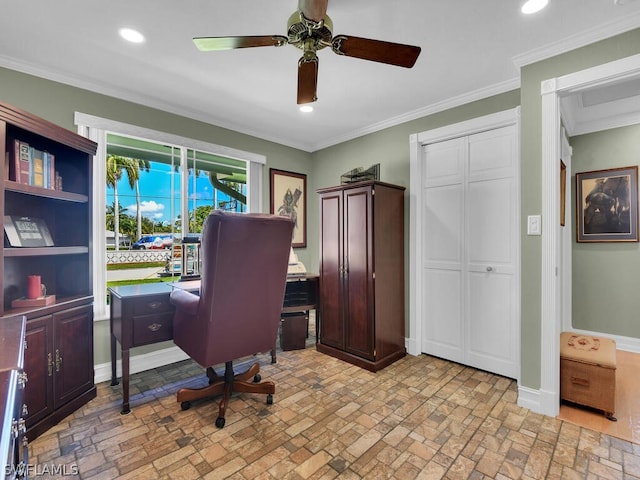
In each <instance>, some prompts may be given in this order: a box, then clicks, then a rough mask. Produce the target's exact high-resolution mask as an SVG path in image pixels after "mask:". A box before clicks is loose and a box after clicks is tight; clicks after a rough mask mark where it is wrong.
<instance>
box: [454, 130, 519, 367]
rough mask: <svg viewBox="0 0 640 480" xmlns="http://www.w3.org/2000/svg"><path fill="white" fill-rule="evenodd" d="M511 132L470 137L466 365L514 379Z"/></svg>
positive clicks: (515, 334) (515, 309)
mask: <svg viewBox="0 0 640 480" xmlns="http://www.w3.org/2000/svg"><path fill="white" fill-rule="evenodd" d="M517 158H518V152H517V143H516V136H515V127H513V126H511V127H504V128H500V129H496V130H491V131H488V132H483V133H479V134H475V135H471V136H469V166H468V178H467V190H466V193H467V195H466V205H467V211H466V229H465V230H466V235H465V237H466V239H465V242H466V251H467V252H468V255H467V265H466V270H467V277H466V280H467V284H466V288H465V290H466V302H465V304H466V306H467V314H466V320H467V321H466V322H465V327H466V332H465V337H466V340H467V341H466V362H465V363H467V364H469V365H472V366H474V367H478V368H481V369H483V370H488V371H490V372H494V373H498V374H501V375H505V376H508V377H511V378H517V377H518V375H519V368H518V366H519V364H520V359H519V358H518V357H519V351H520V350H519V341H520V339H519V335H518V332H519V331H520V326H519V319H518V305H516V299H517V292H516V288H517V276H516V273H517V270H516V269H517V264H516V262H517V258H518V257H517V252H518V245H517V238H518V236H517V228H518V225H517V218H518V215H517V211H516V209H517V208H518V204H517V185H516V178H515V172H516V161H517Z"/></svg>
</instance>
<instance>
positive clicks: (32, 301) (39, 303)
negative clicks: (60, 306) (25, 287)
mask: <svg viewBox="0 0 640 480" xmlns="http://www.w3.org/2000/svg"><path fill="white" fill-rule="evenodd" d="M54 303H56V296H55V295H44V296H42V297H37V298H26V297H22V298H16V299H15V300H13V301H12V302H11V308H24V307H45V306H47V305H53V304H54Z"/></svg>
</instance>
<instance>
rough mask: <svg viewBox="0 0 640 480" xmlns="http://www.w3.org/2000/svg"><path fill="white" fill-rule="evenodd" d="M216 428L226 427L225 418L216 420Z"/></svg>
mask: <svg viewBox="0 0 640 480" xmlns="http://www.w3.org/2000/svg"><path fill="white" fill-rule="evenodd" d="M216 427H218V428H222V427H224V417H218V418H216Z"/></svg>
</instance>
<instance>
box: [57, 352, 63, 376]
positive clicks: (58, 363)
mask: <svg viewBox="0 0 640 480" xmlns="http://www.w3.org/2000/svg"><path fill="white" fill-rule="evenodd" d="M61 365H62V355H60V350H58V349H57V348H56V372H59V371H60V366H61Z"/></svg>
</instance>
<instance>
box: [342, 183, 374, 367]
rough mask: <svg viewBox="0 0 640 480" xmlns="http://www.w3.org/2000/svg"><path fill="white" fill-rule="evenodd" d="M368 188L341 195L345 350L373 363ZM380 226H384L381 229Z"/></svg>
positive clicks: (370, 215) (370, 190)
mask: <svg viewBox="0 0 640 480" xmlns="http://www.w3.org/2000/svg"><path fill="white" fill-rule="evenodd" d="M372 201H373V196H372V187H370V186H367V187H362V188H353V189H348V190H346V191H345V192H344V208H343V215H344V220H343V224H344V235H343V237H344V238H343V242H344V263H345V275H344V292H345V295H344V302H343V303H344V305H343V309H344V313H345V317H346V318H347V320H346V322H345V326H346V329H345V332H346V335H345V343H346V345H345V349H346V351H347V352H349V353H353V354H354V355H358V356H360V357H363V358H367V359H369V360H374V341H375V337H374V334H375V332H374V322H373V316H372V315H373V262H372V249H373V243H372V225H371V222H372V219H373V216H372ZM383 227H384V226H383Z"/></svg>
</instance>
